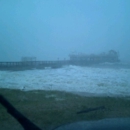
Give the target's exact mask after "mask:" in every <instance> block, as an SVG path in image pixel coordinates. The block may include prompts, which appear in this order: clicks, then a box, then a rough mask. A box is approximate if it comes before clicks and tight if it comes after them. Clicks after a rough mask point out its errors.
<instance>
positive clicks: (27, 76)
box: [0, 63, 130, 96]
mask: <svg viewBox="0 0 130 130" xmlns="http://www.w3.org/2000/svg"><path fill="white" fill-rule="evenodd" d="M0 88H9V89H20V90H23V91H28V90H59V91H67V92H75V93H84V94H86V95H87V94H88V95H89V94H93V95H104V96H130V66H129V65H126V64H121V63H120V64H110V63H104V64H100V65H97V66H89V67H80V66H72V65H70V66H64V67H62V68H58V69H51V68H46V69H43V70H37V69H34V70H25V71H0Z"/></svg>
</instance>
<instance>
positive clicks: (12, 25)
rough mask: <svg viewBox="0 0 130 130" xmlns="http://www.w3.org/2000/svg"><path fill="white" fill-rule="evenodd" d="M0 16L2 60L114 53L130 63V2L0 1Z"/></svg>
mask: <svg viewBox="0 0 130 130" xmlns="http://www.w3.org/2000/svg"><path fill="white" fill-rule="evenodd" d="M0 16H1V17H0V61H15V60H17V61H19V60H20V59H21V57H22V56H36V57H37V59H38V60H52V59H53V60H57V58H58V57H59V58H60V59H63V58H68V55H69V54H70V53H71V52H83V53H87V54H90V53H100V52H106V51H108V50H110V49H115V50H116V51H119V52H120V56H121V58H122V59H125V60H127V59H130V0H0ZM129 61H130V60H129Z"/></svg>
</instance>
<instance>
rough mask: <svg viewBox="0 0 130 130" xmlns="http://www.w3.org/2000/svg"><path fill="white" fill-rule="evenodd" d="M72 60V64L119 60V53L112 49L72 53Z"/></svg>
mask: <svg viewBox="0 0 130 130" xmlns="http://www.w3.org/2000/svg"><path fill="white" fill-rule="evenodd" d="M69 57H70V61H71V63H72V64H77V65H88V64H95V63H103V62H119V61H120V60H119V55H118V53H117V52H116V51H114V50H110V51H109V52H108V53H101V54H98V55H96V54H90V55H87V54H70V55H69Z"/></svg>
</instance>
